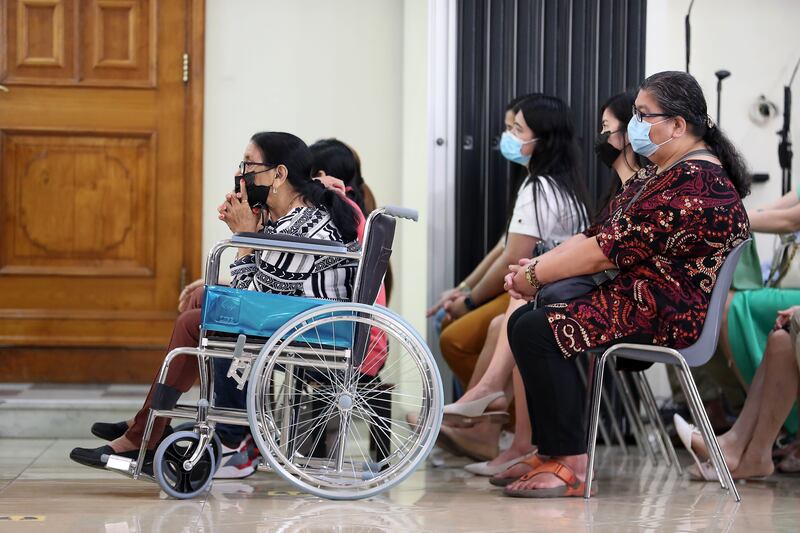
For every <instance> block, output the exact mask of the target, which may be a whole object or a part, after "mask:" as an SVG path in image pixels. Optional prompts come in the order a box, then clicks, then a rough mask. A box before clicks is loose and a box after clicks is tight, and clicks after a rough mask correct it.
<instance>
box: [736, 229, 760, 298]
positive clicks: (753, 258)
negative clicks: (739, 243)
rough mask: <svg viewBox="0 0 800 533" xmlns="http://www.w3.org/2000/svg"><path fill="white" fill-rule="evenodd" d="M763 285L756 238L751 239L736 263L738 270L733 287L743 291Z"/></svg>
mask: <svg viewBox="0 0 800 533" xmlns="http://www.w3.org/2000/svg"><path fill="white" fill-rule="evenodd" d="M763 286H764V281H763V279H762V277H761V261H760V260H759V259H758V249H757V248H756V241H755V239H750V242H749V243H748V244H747V246H745V249H744V250H742V255H741V257H740V258H739V264H738V265H736V271H735V272H734V273H733V288H734V289H736V290H737V291H743V290H748V289H760V288H762V287H763Z"/></svg>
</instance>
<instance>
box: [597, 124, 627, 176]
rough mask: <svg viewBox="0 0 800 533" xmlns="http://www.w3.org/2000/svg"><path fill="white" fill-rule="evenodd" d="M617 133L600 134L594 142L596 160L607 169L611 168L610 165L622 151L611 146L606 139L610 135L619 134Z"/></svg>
mask: <svg viewBox="0 0 800 533" xmlns="http://www.w3.org/2000/svg"><path fill="white" fill-rule="evenodd" d="M621 131H622V130H619V131H607V132H605V133H601V134H600V136H599V137H597V140H596V141H595V142H594V153H595V154H597V157H598V159H600V162H601V163H603V164H604V165H605V166H607V167H608V168H611V165H613V164H614V161H616V160H617V158H618V157H619V154H620V153H622V150H620V149H619V148H616V147H615V146H612V145H610V144H609V143H608V138H609V137H610V136H611V134H612V133H619V132H621Z"/></svg>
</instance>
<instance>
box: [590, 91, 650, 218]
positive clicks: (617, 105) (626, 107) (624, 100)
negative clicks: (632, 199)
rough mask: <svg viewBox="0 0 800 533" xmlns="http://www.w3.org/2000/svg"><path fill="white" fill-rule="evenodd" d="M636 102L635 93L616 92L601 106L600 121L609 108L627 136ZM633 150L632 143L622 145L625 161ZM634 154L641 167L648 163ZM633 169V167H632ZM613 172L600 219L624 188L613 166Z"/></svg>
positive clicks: (598, 211)
mask: <svg viewBox="0 0 800 533" xmlns="http://www.w3.org/2000/svg"><path fill="white" fill-rule="evenodd" d="M635 102H636V95H635V94H633V92H631V91H625V92H624V93H619V94H615V95H614V96H612V97H611V98H609V99H608V100H606V101H605V103H604V104H603V105H601V106H600V120H599V121H598V122H601V123H602V121H603V113H605V112H606V110H608V111H609V112H610V113H611V114H612V115H614V118H616V119H617V120H619V122H620V127H621V128H622V132H623V134H624V135H626V136H627V134H628V131H627V128H628V122H630V121H631V118H632V117H633V106H634V104H635ZM631 150H633V147H631V145H630V143H626V144H625V146H623V147H622V157H624V158H625V163H626V164H627V161H628V151H631ZM634 156H635V158H636V164H637V165H638V166H639V167H643V166H645V165H646V164H647V160H646V159H645V158H644V157H642V156H641V155H639V154H637V153H635V152H634ZM631 170H633V169H631ZM611 173H612V174H613V176H612V178H611V183H610V184H609V187H608V191H607V192H606V194H605V195H604V196H603V198H602V199H601V200H600V202H599V203H598V204H597V205H598V209H597V215H596V217H595V220H599V219H601V218H604V214H605V213H606V212H607V209H608V206H609V204H610V203H611V200H612V199H613V198H614V197H615V196H616V195H617V194H618V193H619V191H620V189H621V188H622V180H621V179H620V176H618V175H617V172H616V171H615V170H614V169H613V168H612V169H611Z"/></svg>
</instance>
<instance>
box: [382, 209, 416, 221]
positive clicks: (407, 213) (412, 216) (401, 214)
mask: <svg viewBox="0 0 800 533" xmlns="http://www.w3.org/2000/svg"><path fill="white" fill-rule="evenodd" d="M383 212H384V213H386V214H387V215H390V216H393V217H396V218H407V219H408V220H413V221H414V222H417V221H419V211H417V210H416V209H411V208H410V207H398V206H396V205H387V206H385V207H384V208H383Z"/></svg>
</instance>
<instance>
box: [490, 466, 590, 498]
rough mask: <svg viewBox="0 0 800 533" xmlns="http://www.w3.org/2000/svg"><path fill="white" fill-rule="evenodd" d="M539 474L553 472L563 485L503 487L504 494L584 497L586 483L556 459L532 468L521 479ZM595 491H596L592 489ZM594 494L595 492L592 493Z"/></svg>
mask: <svg viewBox="0 0 800 533" xmlns="http://www.w3.org/2000/svg"><path fill="white" fill-rule="evenodd" d="M539 474H553V475H554V476H556V477H557V478H558V479H560V480H561V481H563V482H564V485H563V486H560V487H552V488H549V489H510V488H508V487H506V488H505V489H503V494H505V495H506V496H511V497H512V498H563V497H572V498H582V497H583V492H584V490H585V489H586V484H585V483H584V482H583V481H581V480H579V479H578V476H576V475H575V472H574V471H573V470H572V469H571V468H570V467H568V466H567V465H565V464H564V463H560V462H558V461H556V460H555V459H549V460H548V461H546V462H545V463H544V464H542V465H541V466H539V467H538V468H536V469H535V470H531V471H530V472H528V473H527V474H525V475H524V476H522V477H521V478H520V479H519V480H520V481H528V480H530V479H532V478H534V477H536V476H538V475H539ZM592 492H593V493H594V491H592ZM592 495H594V494H592Z"/></svg>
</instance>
